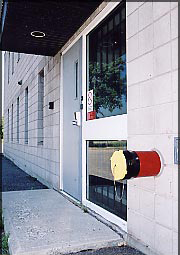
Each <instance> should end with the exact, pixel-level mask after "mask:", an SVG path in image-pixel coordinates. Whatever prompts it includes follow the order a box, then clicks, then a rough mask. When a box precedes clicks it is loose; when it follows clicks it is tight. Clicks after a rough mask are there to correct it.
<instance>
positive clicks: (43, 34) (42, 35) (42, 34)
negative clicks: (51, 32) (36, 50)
mask: <svg viewBox="0 0 180 255" xmlns="http://www.w3.org/2000/svg"><path fill="white" fill-rule="evenodd" d="M31 35H32V36H34V37H38V38H41V37H44V36H45V33H44V32H41V31H33V32H31Z"/></svg>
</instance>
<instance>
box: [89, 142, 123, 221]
mask: <svg viewBox="0 0 180 255" xmlns="http://www.w3.org/2000/svg"><path fill="white" fill-rule="evenodd" d="M126 147H127V142H126V141H125V140H124V141H87V199H88V200H89V201H91V202H93V203H95V204H97V205H99V206H101V207H103V208H104V209H106V210H108V211H109V212H112V213H114V214H116V215H118V216H119V217H121V218H122V219H124V220H127V184H126V181H124V182H121V181H116V182H115V183H114V178H113V175H112V172H111V163H110V158H111V156H112V154H113V152H114V151H116V150H120V149H121V150H126Z"/></svg>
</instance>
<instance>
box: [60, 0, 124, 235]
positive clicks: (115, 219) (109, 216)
mask: <svg viewBox="0 0 180 255" xmlns="http://www.w3.org/2000/svg"><path fill="white" fill-rule="evenodd" d="M119 4H120V2H109V3H108V4H107V5H106V7H105V8H104V9H103V10H102V11H101V12H100V13H99V14H98V15H97V16H96V17H95V18H94V19H93V20H92V21H91V22H90V24H89V25H87V27H86V28H85V29H84V30H83V31H82V32H81V33H80V34H79V35H78V36H77V37H76V38H75V39H74V40H73V41H72V42H71V43H70V44H69V46H67V48H65V49H64V50H63V52H62V55H61V74H62V73H63V55H64V54H65V53H66V52H67V51H68V50H69V49H70V48H71V47H72V46H73V45H74V44H75V43H76V42H77V41H78V40H79V39H80V38H81V37H82V96H83V110H82V126H81V128H82V139H81V141H80V142H81V145H82V203H83V204H84V205H85V206H87V207H89V208H90V209H91V210H93V211H95V212H96V213H98V214H100V215H101V216H102V217H104V218H105V219H107V220H108V221H111V222H112V223H115V224H117V225H118V226H119V227H121V228H122V230H124V231H125V232H127V222H126V221H124V220H123V219H121V218H120V217H118V216H116V215H114V214H113V213H110V212H108V211H107V210H105V209H103V208H102V207H100V206H98V205H96V204H94V203H92V202H90V201H89V200H87V199H86V178H87V176H86V139H85V137H86V130H87V129H86V126H87V125H88V124H87V123H88V122H87V121H86V93H87V92H86V78H87V77H86V66H87V63H86V61H87V50H86V45H87V40H86V38H87V35H88V34H89V32H90V31H92V30H93V29H94V28H95V27H96V26H97V25H98V24H99V23H100V22H101V21H103V20H104V19H105V18H106V16H107V15H108V14H109V13H111V12H112V11H113V10H114V9H115V8H116V7H117V6H118V5H119ZM62 76H63V75H61V79H60V98H61V100H60V189H61V190H63V117H64V116H63V115H64V114H63V98H62V97H61V95H63V77H62ZM111 118H113V119H117V117H116V116H112V117H111ZM120 118H121V120H122V123H123V124H122V128H121V132H122V134H121V139H126V140H127V114H124V115H119V116H118V119H120ZM100 121H101V122H102V123H103V121H104V120H103V119H101V120H100ZM90 122H91V123H92V120H91V121H90ZM90 122H89V123H90ZM86 124H87V125H86ZM99 139H101V137H100V138H99ZM107 139H108V137H107V138H106V140H107ZM115 139H116V137H115ZM110 140H114V139H113V138H111V139H110Z"/></svg>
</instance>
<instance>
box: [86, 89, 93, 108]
mask: <svg viewBox="0 0 180 255" xmlns="http://www.w3.org/2000/svg"><path fill="white" fill-rule="evenodd" d="M92 111H93V89H91V90H89V91H88V92H87V112H92Z"/></svg>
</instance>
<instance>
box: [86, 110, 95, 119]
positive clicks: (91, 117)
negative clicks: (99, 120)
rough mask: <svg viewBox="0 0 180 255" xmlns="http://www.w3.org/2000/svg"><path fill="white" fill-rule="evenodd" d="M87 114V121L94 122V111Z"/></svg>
mask: <svg viewBox="0 0 180 255" xmlns="http://www.w3.org/2000/svg"><path fill="white" fill-rule="evenodd" d="M87 114H88V115H87V119H88V120H94V119H96V111H92V112H88V113H87Z"/></svg>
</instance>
